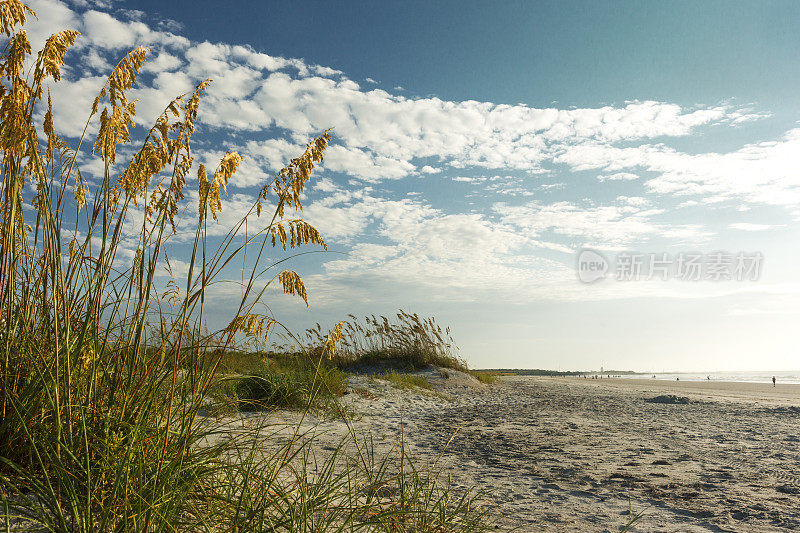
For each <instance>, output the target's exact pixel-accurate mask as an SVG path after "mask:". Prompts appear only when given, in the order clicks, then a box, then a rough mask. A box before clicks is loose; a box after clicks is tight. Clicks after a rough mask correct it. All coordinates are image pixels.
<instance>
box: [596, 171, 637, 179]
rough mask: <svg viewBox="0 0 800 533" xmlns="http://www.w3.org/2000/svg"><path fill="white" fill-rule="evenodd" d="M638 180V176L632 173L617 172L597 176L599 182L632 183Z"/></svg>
mask: <svg viewBox="0 0 800 533" xmlns="http://www.w3.org/2000/svg"><path fill="white" fill-rule="evenodd" d="M638 179H639V176H638V174H631V173H630V172H617V173H615V174H601V175H599V176H597V180H598V181H623V180H624V181H631V180H638Z"/></svg>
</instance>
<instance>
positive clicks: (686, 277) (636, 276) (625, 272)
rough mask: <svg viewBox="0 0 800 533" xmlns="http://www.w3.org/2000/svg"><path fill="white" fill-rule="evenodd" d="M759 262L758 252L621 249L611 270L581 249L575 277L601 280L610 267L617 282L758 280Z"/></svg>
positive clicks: (596, 254) (600, 258) (598, 257)
mask: <svg viewBox="0 0 800 533" xmlns="http://www.w3.org/2000/svg"><path fill="white" fill-rule="evenodd" d="M763 262H764V256H763V255H762V254H761V252H749V253H748V252H738V253H728V252H711V253H707V254H701V253H694V252H681V253H679V254H676V255H670V254H667V253H648V254H643V253H632V252H622V253H619V254H617V255H616V257H615V258H614V262H613V265H614V268H613V269H612V268H611V263H609V262H608V261H606V259H605V257H603V256H602V255H601V254H600V253H599V252H597V251H595V250H589V249H584V250H581V252H580V253H579V254H578V265H577V268H578V279H579V280H581V281H582V282H584V283H593V282H595V281H597V280H599V279H603V278H605V277H606V274H607V273H609V271H612V270H613V272H612V274H613V276H614V278H615V279H616V280H617V281H640V280H653V279H657V280H662V281H666V280H668V279H675V280H679V281H758V279H759V278H760V277H761V268H762V265H763Z"/></svg>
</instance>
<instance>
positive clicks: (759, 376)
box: [618, 370, 800, 383]
mask: <svg viewBox="0 0 800 533" xmlns="http://www.w3.org/2000/svg"><path fill="white" fill-rule="evenodd" d="M653 376H655V379H665V380H670V381H675V379H676V378H678V379H680V380H681V381H707V378H711V381H732V382H740V383H772V376H775V379H776V381H777V382H778V383H800V370H794V371H789V372H787V371H781V372H779V371H774V372H668V373H658V372H655V373H650V374H647V373H642V374H628V375H623V376H618V377H621V378H629V379H648V378H650V379H653Z"/></svg>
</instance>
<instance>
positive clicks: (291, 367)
mask: <svg viewBox="0 0 800 533" xmlns="http://www.w3.org/2000/svg"><path fill="white" fill-rule="evenodd" d="M231 379H232V380H233V382H234V392H235V397H236V399H237V401H238V404H239V409H240V410H242V411H258V410H263V409H271V408H294V409H302V408H306V407H318V406H321V405H325V404H326V403H327V402H329V401H330V400H331V399H332V398H334V397H338V396H341V395H342V394H344V392H345V390H346V389H347V375H346V374H345V373H344V372H342V371H341V370H339V369H338V368H336V367H333V366H332V365H330V364H329V363H327V362H326V361H317V362H316V363H315V362H314V361H313V360H311V359H310V358H308V357H304V356H294V357H292V356H281V357H273V358H266V359H263V363H262V364H261V368H257V369H255V370H254V371H252V372H251V373H250V374H248V375H245V376H241V377H234V378H231Z"/></svg>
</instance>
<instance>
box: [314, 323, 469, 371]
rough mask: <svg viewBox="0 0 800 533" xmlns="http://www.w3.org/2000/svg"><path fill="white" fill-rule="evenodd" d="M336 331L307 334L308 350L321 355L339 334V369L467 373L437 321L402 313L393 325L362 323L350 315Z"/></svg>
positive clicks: (447, 331) (335, 358)
mask: <svg viewBox="0 0 800 533" xmlns="http://www.w3.org/2000/svg"><path fill="white" fill-rule="evenodd" d="M349 318H350V320H347V321H342V322H339V323H338V324H337V325H336V327H335V328H334V330H332V331H331V332H329V333H323V331H322V327H321V326H320V325H319V324H317V325H316V327H315V328H312V329H309V330H307V331H306V336H305V341H306V349H307V350H308V351H309V352H317V353H318V352H320V351H321V350H323V349H324V347H325V346H326V345H325V343H326V341H327V339H330V338H332V337H333V336H334V333H335V332H337V333H338V337H339V343H338V348H337V349H336V351H335V355H334V356H333V357H332V360H333V361H334V363H335V364H336V365H338V366H339V367H340V368H344V369H358V368H359V367H360V366H364V365H367V366H368V365H376V364H377V365H382V366H388V367H392V368H391V369H393V370H419V369H422V368H425V367H427V366H430V365H435V366H439V367H441V368H451V369H454V370H460V371H462V372H466V371H468V369H467V364H466V363H465V362H464V360H463V359H461V357H459V355H458V347H457V346H456V344H455V341H454V340H453V338H452V336H451V335H450V328H444V329H442V327H441V326H439V325H438V324H437V323H436V320H435V319H434V318H432V317H431V318H420V317H419V315H417V314H416V313H413V314H412V313H407V312H405V311H402V310H401V311H399V312H398V313H397V315H396V318H395V320H394V321H392V320H390V319H389V318H387V317H385V316H380V317H375V316H374V315H373V316H369V317H366V318H364V319H363V320H359V319H357V318H356V317H354V316H352V315H350V317H349Z"/></svg>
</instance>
